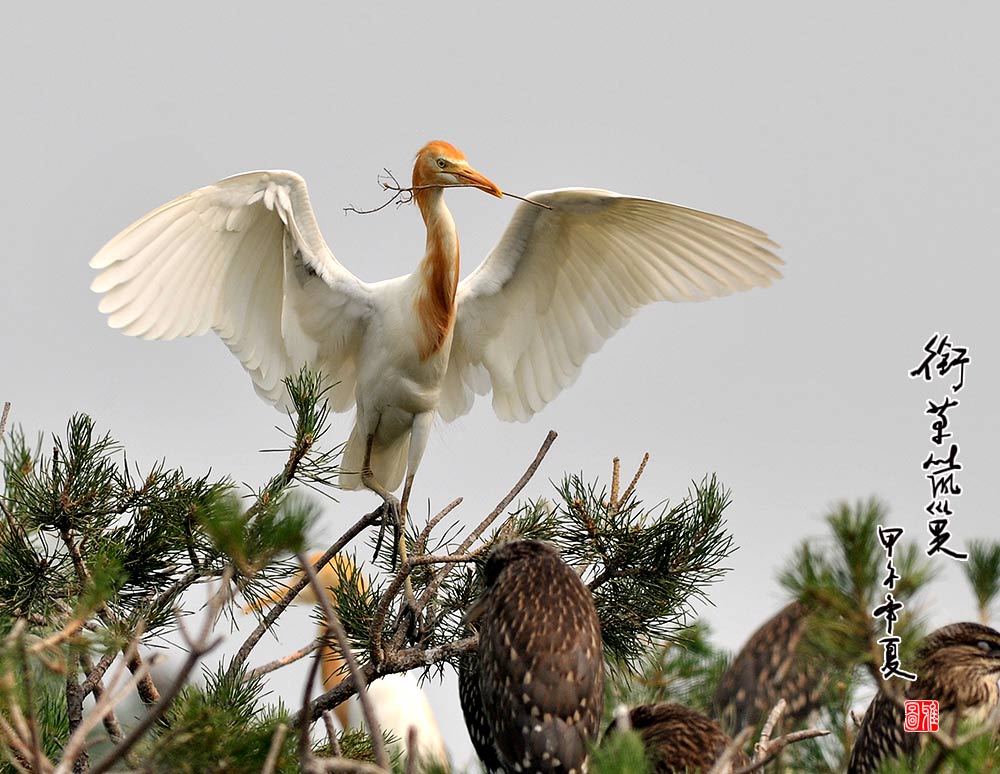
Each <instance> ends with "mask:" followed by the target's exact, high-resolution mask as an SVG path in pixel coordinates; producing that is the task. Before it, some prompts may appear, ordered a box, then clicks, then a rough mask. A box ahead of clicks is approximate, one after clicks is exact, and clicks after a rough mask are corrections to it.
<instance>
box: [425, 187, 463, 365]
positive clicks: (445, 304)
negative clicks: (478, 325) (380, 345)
mask: <svg viewBox="0 0 1000 774" xmlns="http://www.w3.org/2000/svg"><path fill="white" fill-rule="evenodd" d="M416 200H417V206H418V207H419V208H420V214H421V216H422V217H423V219H424V224H425V225H426V226H427V249H426V250H425V252H424V259H423V260H422V261H421V262H420V268H419V269H418V270H417V276H418V278H419V281H420V287H419V290H418V292H417V297H416V303H415V306H416V312H417V317H418V319H419V320H420V323H421V326H420V327H421V334H422V335H421V341H420V357H421V359H426V358H428V357H430V356H431V355H433V354H434V353H436V352H438V351H439V350H440V349H441V347H442V346H444V343H445V341H446V340H447V339H448V336H449V335H450V334H451V330H452V327H453V326H454V324H455V291H456V289H457V288H458V273H459V268H460V265H459V251H458V230H457V229H456V228H455V221H454V219H453V218H452V217H451V213H450V212H449V211H448V207H447V206H446V205H445V203H444V189H442V188H425V189H423V190H419V191H417V192H416Z"/></svg>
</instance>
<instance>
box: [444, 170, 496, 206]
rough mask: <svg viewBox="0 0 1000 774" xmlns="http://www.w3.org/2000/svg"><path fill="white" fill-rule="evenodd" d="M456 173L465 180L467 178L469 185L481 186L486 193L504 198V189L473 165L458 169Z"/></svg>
mask: <svg viewBox="0 0 1000 774" xmlns="http://www.w3.org/2000/svg"><path fill="white" fill-rule="evenodd" d="M455 174H456V175H457V176H458V177H460V178H462V179H463V180H467V181H468V184H469V185H472V186H475V187H476V188H481V189H482V190H484V191H486V193H488V194H493V195H494V196H495V197H497V198H498V199H502V198H503V191H501V190H500V187H499V186H498V185H497V184H496V183H494V182H493V181H492V180H490V179H489V178H488V177H486V175H484V174H483V173H482V172H478V171H476V170H475V169H473V168H472V167H467V168H465V169H460V170H458V171H457V172H455Z"/></svg>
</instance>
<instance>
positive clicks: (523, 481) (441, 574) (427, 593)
mask: <svg viewBox="0 0 1000 774" xmlns="http://www.w3.org/2000/svg"><path fill="white" fill-rule="evenodd" d="M557 437H558V434H557V433H556V431H555V430H549V433H548V435H546V436H545V440H544V441H543V442H542V445H541V447H540V448H539V449H538V453H537V454H536V455H535V459H534V460H532V461H531V464H530V465H528V468H527V470H525V471H524V474H523V475H522V476H521V478H520V479H518V481H517V483H516V484H514V486H513V487H512V488H511V490H510V491H509V492H508V493H507V494H506V496H505V497H504V498H503V499H502V500H501V501H500V502H499V504H498V505H497V507H496V508H494V509H493V511H492V512H491V513H490V514H489V516H487V517H486V518H485V519H483V520H482V522H480V524H479V526H477V527H476V528H475V529H474V530H472V532H470V533H469V534H468V535H467V536H466V538H465V540H463V541H462V543H461V545H460V546H459V547H458V549H457V550H456V551H455V553H456V554H464V553H466V552H467V551H468V550H469V546H471V545H472V544H473V543H474V542H475V541H476V540H477V539H478V538H479V537H480V535H482V534H483V533H484V532H485V531H486V530H487V529H488V528H489V526H490V525H491V524H492V523H493V522H494V521H496V519H497V517H498V516H499V515H500V514H501V513H503V512H504V510H505V509H506V508H507V506H508V505H510V504H511V502H512V501H513V500H514V498H515V497H517V496H518V494H520V492H521V490H522V489H524V487H525V486H527V484H528V482H529V481H530V480H531V478H532V476H534V475H535V471H536V470H538V467H539V465H541V464H542V460H544V459H545V455H546V454H548V452H549V448H550V447H551V446H552V444H553V443H555V440H556V438H557ZM453 567H454V565H453V564H448V565H445V566H444V567H442V568H441V569H440V570H439V571H438V574H437V575H436V576H435V577H434V579H433V580H432V581H431V582H430V583H429V584H428V586H427V588H426V589H425V590H424V593H423V594H422V595H421V597H420V600H419V601H418V603H417V610H415V611H414V614H415V615H419V614H420V612H421V611H422V610H423V609H424V608H425V607H426V606H427V604H428V603H429V602H430V601H431V599H433V598H434V595H435V594H437V590H438V589H439V588H440V587H441V584H442V583H443V582H444V580H445V578H447V577H448V574H449V573H450V572H451V570H452V568H453Z"/></svg>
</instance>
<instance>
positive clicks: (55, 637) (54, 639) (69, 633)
mask: <svg viewBox="0 0 1000 774" xmlns="http://www.w3.org/2000/svg"><path fill="white" fill-rule="evenodd" d="M85 623H87V619H86V618H74V619H73V620H71V621H69V622H68V623H67V624H66V625H65V626H63V628H62V629H61V630H59V631H58V632H56V633H55V634H50V635H49V636H48V637H46V638H45V639H40V640H36V641H35V642H33V643H32V644H31V647H30V648H28V652H29V653H30V654H31V655H33V656H34V655H37V654H39V653H41V652H42V651H43V650H55V649H56V648H57V647H58V646H59V645H62V644H63V643H64V642H65V641H66V640H68V639H70V638H71V637H75V636H76V634H77V632H79V631H80V629H82V628H83V626H84V624H85Z"/></svg>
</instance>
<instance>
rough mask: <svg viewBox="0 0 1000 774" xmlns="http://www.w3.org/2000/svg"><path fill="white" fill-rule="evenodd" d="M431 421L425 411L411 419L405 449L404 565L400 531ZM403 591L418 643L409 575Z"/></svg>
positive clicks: (419, 633)
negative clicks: (407, 443) (408, 441)
mask: <svg viewBox="0 0 1000 774" xmlns="http://www.w3.org/2000/svg"><path fill="white" fill-rule="evenodd" d="M433 420H434V412H432V411H425V412H423V413H421V414H417V415H415V416H414V417H413V424H412V425H411V427H410V445H409V448H408V449H407V459H406V483H405V484H404V485H403V500H402V502H401V503H400V518H401V528H400V531H399V536H398V537H399V557H400V560H401V561H402V562H403V563H404V564H405V563H406V561H407V556H406V531H405V530H404V529H402V526H404V525H405V524H406V518H407V515H408V514H407V506H408V505H409V502H410V492H411V491H412V489H413V476H414V475H415V474H416V471H417V467H418V466H419V465H420V460H421V458H422V457H423V456H424V449H426V448H427V439H428V438H429V437H430V431H431V425H432V423H433ZM404 591H405V596H406V599H405V603H404V606H405V607H407V608H409V613H410V624H411V625H410V632H409V634H410V639H411V640H412V641H414V642H419V641H420V640H421V638H422V636H423V632H422V631H421V625H420V621H419V620H417V597H416V594H414V593H413V584H412V583H411V582H410V576H409V575H407V576H406V584H405V587H404ZM401 612H402V613H403V614H405V613H406V611H405V610H404V611H401Z"/></svg>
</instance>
